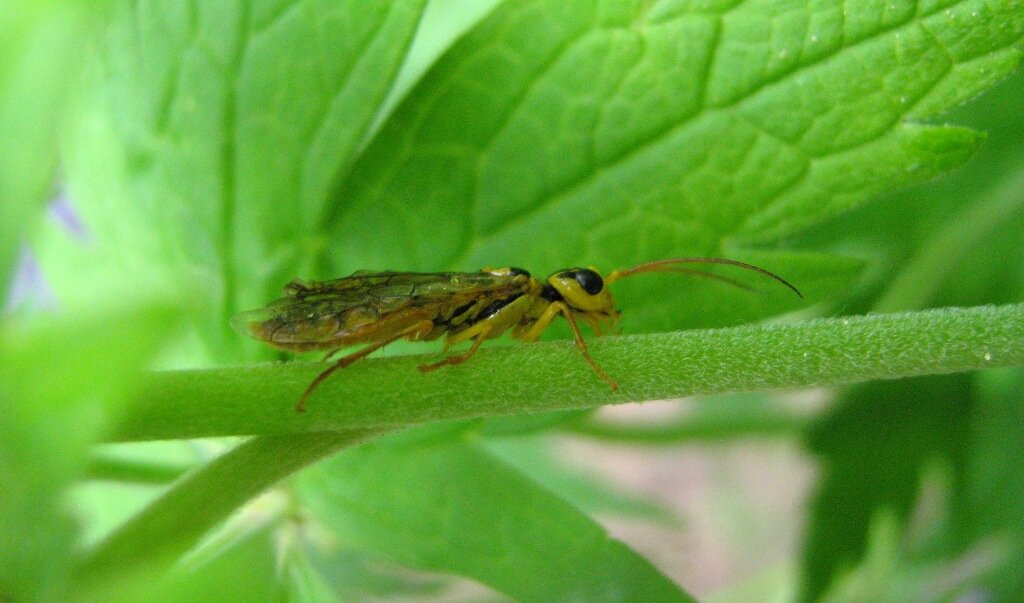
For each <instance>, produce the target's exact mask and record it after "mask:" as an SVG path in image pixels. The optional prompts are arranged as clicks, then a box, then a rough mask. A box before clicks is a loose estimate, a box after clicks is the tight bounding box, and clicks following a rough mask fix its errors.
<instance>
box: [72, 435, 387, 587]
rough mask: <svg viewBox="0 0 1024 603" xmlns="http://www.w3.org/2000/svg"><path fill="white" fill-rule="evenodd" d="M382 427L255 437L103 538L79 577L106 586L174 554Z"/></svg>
mask: <svg viewBox="0 0 1024 603" xmlns="http://www.w3.org/2000/svg"><path fill="white" fill-rule="evenodd" d="M376 433H377V432H375V431H372V430H362V431H347V432H342V431H337V432H327V433H307V434H296V435H288V436H281V435H276V436H260V437H256V438H253V439H251V440H249V441H248V442H245V443H243V444H241V445H239V446H238V447H236V448H235V449H233V450H231V451H230V452H228V453H225V454H224V455H222V456H220V457H218V458H217V459H214V460H213V461H211V462H210V463H208V464H207V465H206V466H204V467H202V468H200V469H198V470H196V471H195V472H193V473H190V474H188V475H186V476H184V477H183V478H182V479H181V481H179V482H178V483H177V484H175V485H174V486H173V487H172V488H171V489H170V490H169V491H168V492H167V494H165V495H164V496H162V497H160V498H159V499H157V500H156V501H155V502H154V503H153V504H151V505H149V506H148V507H146V508H145V509H144V510H143V511H141V512H140V513H139V514H138V515H135V516H134V517H132V518H131V519H130V520H128V522H127V523H125V524H124V525H123V526H121V527H120V528H119V529H117V530H116V531H115V532H114V533H112V534H111V535H110V536H108V537H107V538H106V539H105V540H103V541H102V542H100V543H99V544H98V545H97V546H96V547H95V548H94V549H93V550H92V551H90V552H89V553H88V554H87V555H85V556H84V557H83V558H82V559H81V561H80V563H79V564H78V566H77V567H76V578H77V580H76V582H77V583H78V584H79V585H80V586H81V587H82V588H83V589H85V590H90V589H94V588H97V587H100V588H102V586H103V584H104V583H105V582H106V581H108V580H111V579H113V578H114V577H115V576H116V575H117V574H123V573H124V572H125V571H126V570H129V569H131V568H139V567H146V566H147V565H149V564H150V563H160V562H161V561H164V562H166V561H168V560H172V559H174V558H175V557H177V556H178V555H180V554H181V553H184V552H185V551H187V550H188V549H190V548H191V547H193V546H194V545H195V544H196V543H197V542H198V541H199V539H200V538H201V537H202V536H203V534H205V533H206V532H207V531H208V530H209V529H210V528H212V527H213V526H215V525H217V524H218V523H219V522H221V521H222V520H224V519H225V518H226V517H227V516H228V515H229V514H230V513H231V512H232V511H234V510H235V509H237V508H238V507H240V506H241V505H242V504H244V503H245V502H246V501H247V500H249V499H251V498H253V497H254V496H256V495H258V494H259V493H261V492H263V491H264V490H266V489H267V488H269V487H270V486H272V485H274V484H275V483H276V482H278V481H279V480H281V479H282V478H284V477H286V476H288V475H290V474H292V473H294V472H295V471H298V470H299V469H301V468H302V467H305V466H306V465H308V464H310V463H312V462H314V461H317V460H319V459H321V458H323V457H325V456H328V455H329V454H331V453H333V452H336V451H337V450H340V449H342V448H344V447H346V446H351V445H354V444H357V443H359V442H361V441H363V440H364V439H366V438H368V437H371V436H373V435H376ZM123 577H124V576H123V575H122V576H120V578H123Z"/></svg>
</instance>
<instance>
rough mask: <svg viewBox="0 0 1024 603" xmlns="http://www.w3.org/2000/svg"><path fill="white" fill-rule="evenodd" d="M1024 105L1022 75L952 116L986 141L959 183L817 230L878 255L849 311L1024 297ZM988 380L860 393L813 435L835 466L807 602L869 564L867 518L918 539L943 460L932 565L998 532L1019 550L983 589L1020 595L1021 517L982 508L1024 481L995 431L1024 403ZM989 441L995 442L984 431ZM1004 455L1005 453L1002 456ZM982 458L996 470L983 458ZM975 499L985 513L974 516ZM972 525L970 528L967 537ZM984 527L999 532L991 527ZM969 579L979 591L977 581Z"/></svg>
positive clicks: (817, 239) (811, 543)
mask: <svg viewBox="0 0 1024 603" xmlns="http://www.w3.org/2000/svg"><path fill="white" fill-rule="evenodd" d="M1022 97H1024V73H1021V72H1020V71H1018V72H1017V73H1016V74H1015V75H1014V76H1013V77H1011V78H1010V79H1008V80H1006V81H1004V82H1001V83H1000V84H999V85H998V86H997V87H996V88H995V89H994V90H993V92H991V93H990V94H988V95H986V96H985V97H984V98H982V99H980V100H979V101H977V102H975V103H972V104H970V105H968V106H965V107H962V108H957V109H955V110H953V111H951V112H950V113H948V114H946V115H945V116H944V118H946V119H949V120H951V121H955V122H960V123H966V124H969V125H971V126H973V127H975V128H978V129H983V130H984V131H986V132H987V134H988V136H987V139H986V142H985V144H984V145H983V146H982V148H981V151H980V152H979V156H978V157H977V158H976V159H975V160H974V161H972V162H970V163H968V164H967V165H966V166H965V167H963V168H962V169H960V170H958V171H957V172H956V173H954V174H953V175H951V176H950V177H949V178H945V179H942V180H939V181H936V182H934V183H928V184H925V185H921V186H918V187H914V188H911V189H908V190H906V191H902V192H900V193H897V194H893V195H889V196H887V197H884V198H882V199H879V200H877V201H875V202H873V203H872V204H870V205H868V206H866V207H864V208H863V209H861V210H858V211H855V212H851V213H849V214H846V215H844V216H841V217H839V218H838V219H836V220H834V221H832V222H829V223H826V224H824V225H822V226H821V227H819V228H817V229H814V230H812V231H810V232H809V233H808V239H807V240H809V241H813V243H811V244H817V245H819V246H821V247H822V248H823V249H827V250H831V251H837V250H843V251H846V252H848V253H849V252H851V251H852V250H854V249H859V250H862V251H863V252H864V253H869V254H871V255H873V256H875V257H876V262H875V270H874V274H873V279H872V282H871V285H870V286H869V287H868V288H867V289H865V291H864V292H863V294H862V295H860V296H859V297H856V298H852V299H850V300H849V301H848V302H847V305H846V306H845V307H844V311H858V310H864V309H868V308H869V307H872V306H873V307H874V308H875V309H876V310H878V311H895V310H903V309H914V308H919V307H942V306H954V305H962V306H969V305H978V304H986V303H1013V302H1019V301H1020V300H1021V299H1022V298H1024V263H1022V262H1021V261H1020V258H1019V254H1018V253H1016V251H1014V250H1019V249H1020V248H1021V247H1022V246H1024V158H1022V155H1021V153H1020V149H1021V145H1022V144H1024V104H1022V103H1021V102H1020V99H1021V98H1022ZM978 353H979V354H982V355H984V354H985V353H986V351H985V350H979V351H978ZM1012 375H1016V378H1017V379H1019V378H1020V375H1019V374H1017V373H1013V374H1008V375H1006V376H1005V377H1004V378H1003V379H1002V382H1003V383H1004V387H1007V388H1008V392H1007V393H1009V392H1011V391H1014V387H1017V388H1019V387H1020V385H1019V384H1017V385H1013V383H1014V378H1015V377H1013V376H1012ZM979 379H982V382H985V381H987V380H988V377H986V376H977V375H958V376H948V377H925V378H920V379H914V380H910V381H907V382H888V383H886V382H882V383H875V384H868V385H866V386H861V387H857V388H854V389H853V390H852V391H850V392H848V393H847V394H846V395H845V396H844V397H843V398H842V399H841V400H840V404H839V406H838V407H837V408H836V409H835V411H834V414H833V415H832V416H829V417H826V418H825V419H824V420H823V421H822V423H821V424H820V425H818V426H817V427H816V428H815V430H814V432H813V435H812V436H811V438H812V442H817V443H816V444H815V443H812V444H811V448H812V449H813V450H815V451H817V452H819V453H823V455H824V462H825V466H826V467H827V469H826V474H825V478H824V481H823V482H822V484H820V486H819V491H818V492H817V494H816V498H815V502H814V505H813V506H814V509H815V512H814V515H813V517H812V520H811V521H812V523H811V529H810V531H809V533H808V535H807V548H806V549H805V551H804V564H805V566H804V567H805V572H806V575H805V583H804V592H803V599H804V600H806V601H812V600H816V597H817V596H818V595H820V594H821V593H822V592H823V589H824V588H825V586H826V585H827V584H829V583H830V582H831V581H832V580H833V578H834V577H835V575H836V574H837V573H839V571H840V570H841V569H842V567H844V562H845V564H847V565H848V564H851V563H854V562H856V560H858V559H860V558H861V556H862V554H863V553H864V551H865V549H864V547H865V546H866V542H867V538H868V536H869V525H870V522H871V521H872V520H873V518H876V517H877V516H878V515H879V514H880V513H889V514H890V515H889V517H890V519H891V520H892V521H894V522H895V524H896V526H898V528H899V529H902V530H904V531H906V530H909V529H910V525H909V524H910V517H909V514H910V511H911V510H912V508H913V507H915V506H916V505H918V504H919V497H920V496H921V493H922V490H921V485H922V483H926V482H927V477H926V475H927V471H928V470H929V467H931V463H932V462H933V461H936V460H937V459H942V463H943V464H944V465H945V466H946V467H947V469H948V470H949V471H950V472H951V473H950V474H951V475H953V476H954V477H955V479H954V481H953V482H952V483H951V484H947V485H946V487H944V488H941V491H942V497H944V498H945V499H946V500H945V505H946V506H948V507H950V508H952V509H953V513H954V515H953V517H947V518H946V521H952V522H953V523H952V524H950V525H949V526H947V528H946V529H947V532H958V536H957V537H956V538H955V539H954V537H953V535H952V534H951V533H946V534H945V538H946V542H945V544H944V545H943V546H932V547H931V548H930V550H929V551H927V552H926V553H924V554H922V556H923V557H924V558H925V559H929V558H934V557H935V556H936V555H939V556H940V557H941V556H942V555H945V556H946V560H945V562H948V561H949V559H951V558H953V557H955V556H958V555H960V554H965V551H970V550H971V549H972V548H973V547H977V546H979V544H984V542H985V539H986V538H989V537H996V534H997V533H998V534H999V537H1002V538H1006V539H1008V541H1009V542H1010V543H1011V544H1010V545H1009V547H1008V549H1009V551H1011V552H1010V553H1009V556H1008V557H1007V558H1004V559H1002V562H1001V563H1000V564H999V566H998V567H1000V568H1001V569H1000V570H998V571H996V572H995V575H994V576H992V577H990V578H989V579H987V580H982V581H981V584H983V585H987V587H986V588H992V589H994V591H989V590H986V592H988V593H989V595H991V594H992V593H993V592H994V593H996V597H997V599H998V598H999V597H1003V596H1008V595H1009V594H1010V593H1017V592H1020V589H1021V588H1022V584H1021V583H1020V581H1019V580H1018V579H1017V578H1016V576H1018V575H1019V571H1018V568H1019V567H1020V558H1019V555H1020V553H1019V551H1020V550H1022V547H1024V529H1022V527H1021V526H1020V524H1019V523H1015V522H1014V521H1013V520H1012V519H1011V516H1012V515H1013V514H1012V513H1011V514H1010V515H1005V514H1004V513H1003V512H1002V511H995V508H992V509H989V508H987V507H986V505H983V504H978V501H979V500H980V499H978V498H977V493H976V492H974V491H973V487H974V485H975V484H977V483H978V482H979V480H980V481H984V482H989V483H992V482H994V481H998V482H999V483H1000V484H1001V487H1002V488H1005V489H1006V491H1007V492H1014V491H1015V490H1019V487H1020V476H1019V475H1017V474H1016V473H1017V472H1016V471H1015V469H1014V467H1015V464H1014V463H1013V462H1008V461H1009V457H1008V456H1006V455H1009V454H1012V453H1013V451H1014V450H1015V449H1016V445H1015V444H1012V443H1011V442H1012V441H1013V438H1012V435H1011V434H1009V433H1005V432H1002V429H1003V428H999V429H1000V431H997V432H996V433H994V434H991V435H989V434H988V433H987V432H988V430H991V429H993V427H992V423H991V421H990V420H989V419H987V417H989V416H991V415H990V413H993V412H995V413H999V414H1000V416H1001V417H1002V418H1003V420H1005V422H1006V425H1015V424H1020V423H1021V422H1024V410H1022V409H1021V408H1020V404H1019V402H1020V399H1019V398H1018V399H1017V400H1016V403H1015V404H1007V403H1005V402H997V401H996V400H999V399H1005V398H1000V397H999V396H996V397H995V398H993V396H992V393H991V392H989V393H985V394H980V393H979V385H978V380H979ZM997 409H998V410H997ZM979 417H981V418H979ZM979 421H983V424H982V425H981V426H979ZM979 432H981V433H984V434H985V435H983V436H982V437H977V436H975V435H974V434H975V433H979ZM915 442H916V443H917V445H915ZM825 445H827V448H826V449H823V448H822V446H825ZM979 448H980V449H981V450H983V451H987V452H981V451H980V450H978V449H979ZM997 448H998V449H1000V450H1001V452H1000V453H998V454H993V452H992V451H993V450H994V449H997ZM979 455H980V457H981V458H984V459H986V460H985V461H980V460H978V458H979ZM1000 455H1001V456H1002V458H1001V459H1000V458H997V457H999V456H1000ZM982 476H985V477H982ZM997 476H998V477H997ZM965 499H966V500H973V501H974V503H973V504H970V503H968V504H967V505H966V506H964V504H965V503H964V501H965ZM999 500H1000V497H996V496H994V497H993V498H991V499H990V502H991V503H992V504H993V505H994V507H1000V506H1001V503H999ZM1002 508H1004V509H1005V506H1003V507H1002ZM993 515H996V516H1000V515H1001V516H1002V519H995V518H992V516H993ZM985 518H991V519H985ZM989 521H991V522H992V523H991V524H989V523H988V522H989ZM965 523H966V524H968V525H970V526H972V527H970V528H966V529H964V528H963V524H965ZM957 524H960V526H961V527H960V528H959V529H958V528H957ZM979 525H988V530H987V531H986V530H982V529H979V527H978V526H979ZM996 525H998V526H999V529H998V530H997V529H996ZM967 534H969V536H967ZM967 578H970V579H971V580H974V581H978V576H975V575H970V576H966V577H965V579H967ZM989 595H986V596H989Z"/></svg>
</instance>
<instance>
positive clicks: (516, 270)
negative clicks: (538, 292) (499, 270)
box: [508, 267, 530, 276]
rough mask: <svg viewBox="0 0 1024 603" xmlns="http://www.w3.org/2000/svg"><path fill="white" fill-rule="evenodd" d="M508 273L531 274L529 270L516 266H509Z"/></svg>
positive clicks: (513, 274)
mask: <svg viewBox="0 0 1024 603" xmlns="http://www.w3.org/2000/svg"><path fill="white" fill-rule="evenodd" d="M508 273H509V275H510V276H530V273H529V272H527V271H526V270H523V269H522V268H515V267H512V268H509V269H508Z"/></svg>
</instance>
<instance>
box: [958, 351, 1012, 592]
mask: <svg viewBox="0 0 1024 603" xmlns="http://www.w3.org/2000/svg"><path fill="white" fill-rule="evenodd" d="M978 389H979V393H978V397H977V403H976V405H975V408H974V409H973V412H972V414H971V417H970V424H969V427H968V429H969V440H968V442H969V443H968V445H967V447H968V453H967V464H966V470H965V474H966V476H965V480H964V483H963V484H962V488H963V490H962V492H961V494H962V496H961V498H960V500H959V501H958V502H959V503H960V505H958V506H957V507H954V510H955V511H957V513H956V515H955V517H954V518H953V519H954V522H955V526H956V528H957V531H958V536H959V538H960V544H961V546H962V547H964V548H969V547H971V546H973V545H974V543H976V542H982V543H984V542H987V541H991V540H996V541H997V542H1000V543H1002V544H1003V545H1004V546H1005V547H1006V549H1007V551H1006V555H1005V558H1004V559H1003V560H1002V563H1001V564H1000V566H999V567H998V568H997V571H995V572H993V573H992V575H990V576H988V577H987V579H986V580H985V581H984V584H985V585H986V586H987V587H988V588H989V589H990V592H992V594H993V596H994V597H996V598H997V599H1001V598H1007V599H1011V598H1013V597H1014V596H1016V595H1017V594H1018V593H1020V592H1022V589H1024V576H1022V575H1021V572H1020V568H1021V564H1022V563H1024V511H1022V508H1021V504H1020V501H1021V499H1022V497H1024V452H1022V449H1021V445H1020V444H1021V442H1022V441H1024V417H1022V411H1021V400H1022V399H1024V372H1022V371H1020V370H1019V369H1018V370H1012V371H1011V370H1008V371H991V372H989V373H985V374H982V375H979V377H978Z"/></svg>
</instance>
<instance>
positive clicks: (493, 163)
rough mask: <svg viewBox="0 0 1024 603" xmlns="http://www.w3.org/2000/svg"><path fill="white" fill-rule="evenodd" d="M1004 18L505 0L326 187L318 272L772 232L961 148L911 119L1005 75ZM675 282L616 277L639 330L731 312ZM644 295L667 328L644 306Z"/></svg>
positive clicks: (963, 8) (798, 6)
mask: <svg viewBox="0 0 1024 603" xmlns="http://www.w3.org/2000/svg"><path fill="white" fill-rule="evenodd" d="M1022 23H1024V15H1022V14H1021V11H1020V10H1019V9H1016V8H1013V7H1010V6H1009V5H1006V4H1004V3H985V2H955V1H951V2H946V3H944V4H936V3H930V4H928V5H926V6H921V7H918V5H917V3H915V2H911V1H909V0H907V1H903V2H888V3H886V6H885V10H881V9H880V5H877V4H875V3H857V4H851V5H842V6H840V5H837V4H834V3H825V2H822V3H807V2H804V1H792V2H786V1H781V2H779V1H771V2H768V1H764V2H752V3H750V2H747V3H741V4H739V5H735V3H731V2H720V3H711V4H709V5H701V6H699V7H698V6H696V5H693V4H691V3H686V2H666V3H660V4H658V5H656V6H653V7H652V6H650V5H649V4H648V3H644V2H618V1H616V2H578V3H570V4H566V3H562V2H556V1H554V0H551V1H534V2H511V3H506V4H504V5H502V6H501V7H499V8H498V9H497V10H496V11H495V12H494V13H492V14H491V15H489V16H488V18H487V19H485V20H484V21H483V22H482V23H481V24H480V25H479V26H478V27H477V28H475V29H474V30H473V31H471V32H470V33H469V34H467V35H466V36H465V37H464V38H463V39H461V40H460V41H459V42H458V43H457V44H456V45H455V46H454V47H453V48H452V50H451V51H449V52H448V53H447V54H446V55H445V56H444V57H442V58H441V60H440V61H439V62H438V64H437V65H436V66H435V67H434V69H433V70H432V71H431V72H430V73H428V74H427V75H426V76H425V77H424V79H423V81H422V83H421V85H420V86H418V87H417V88H416V89H415V90H414V91H413V92H412V93H411V94H410V95H409V97H408V98H407V100H406V102H405V103H404V104H403V105H402V106H401V107H400V108H399V109H398V110H397V111H396V112H395V114H394V115H393V116H392V118H391V119H390V120H389V122H388V123H387V124H385V126H384V127H383V128H382V130H381V132H380V133H379V134H378V135H377V136H376V138H375V139H374V141H373V143H372V144H371V145H370V146H369V147H368V148H367V150H366V152H365V153H364V154H363V156H362V157H361V159H360V160H359V162H358V163H357V164H356V166H355V167H354V168H353V172H352V174H351V175H350V177H349V178H348V179H346V180H344V181H341V182H340V183H339V187H338V190H337V193H336V194H335V197H334V198H335V200H336V204H335V206H334V207H335V211H334V212H333V213H332V214H330V216H329V217H330V222H329V224H328V226H329V227H330V228H332V229H333V231H332V235H331V241H332V245H330V247H329V248H327V249H326V250H325V252H326V253H327V254H329V256H330V257H331V258H332V263H331V266H332V270H331V272H332V273H333V274H344V273H346V272H347V271H348V270H351V269H354V268H384V267H391V266H402V267H407V268H412V269H436V268H439V267H445V266H448V267H454V268H462V269H466V268H475V267H478V266H481V265H495V264H499V265H500V264H512V265H522V266H525V267H527V268H530V269H537V270H540V271H543V270H550V269H554V268H557V267H560V266H564V265H567V264H573V263H578V262H581V261H584V262H587V263H593V264H595V265H601V266H603V267H605V268H611V267H618V266H624V265H629V264H633V263H636V262H638V261H642V260H650V259H655V258H661V257H671V256H677V255H698V254H699V255H707V254H721V253H722V251H723V249H725V248H727V247H730V248H731V247H733V246H736V245H745V244H749V243H754V242H756V243H766V242H769V241H773V240H776V239H778V238H779V237H782V236H783V235H786V234H788V233H792V232H793V231H794V230H796V229H799V228H802V227H804V226H807V225H809V224H812V223H814V222H815V221H818V220H821V219H823V218H825V217H828V216H830V215H833V214H835V213H836V212H839V211H842V210H845V209H849V208H850V207H853V206H856V205H857V204H859V203H862V202H864V201H865V200H867V199H868V198H869V197H870V196H871V195H872V194H875V193H877V192H880V191H882V190H887V189H892V188H894V187H897V186H901V185H904V184H907V183H911V182H917V181H920V180H924V179H927V178H931V177H933V176H934V175H936V174H938V173H941V172H942V171H944V170H947V169H948V168H950V167H952V166H954V165H957V164H959V163H961V162H963V161H964V160H965V159H966V158H967V157H969V156H970V155H971V154H972V153H973V151H974V149H975V147H976V146H977V144H978V142H979V140H980V138H979V135H978V134H976V133H974V132H970V131H967V130H964V129H961V128H955V127H949V126H933V125H927V124H924V123H921V122H922V120H923V119H926V118H929V117H933V116H934V115H936V113H937V112H938V111H940V110H944V109H946V108H949V107H950V106H952V105H954V104H955V103H958V102H962V101H963V100H965V99H966V98H969V96H971V95H973V94H975V93H976V92H977V91H978V90H980V89H982V88H984V87H986V86H987V85H990V84H991V83H992V82H994V81H996V80H997V79H998V78H1000V77H1002V76H1004V75H1005V74H1006V73H1008V72H1009V71H1010V70H1011V69H1012V68H1013V66H1014V65H1015V62H1016V61H1017V60H1018V53H1017V51H1016V50H1014V49H1012V48H1011V46H1012V45H1013V44H1015V43H1017V42H1018V41H1019V39H1020V36H1021V31H1022V29H1024V25H1022ZM410 233H415V236H410ZM382 243H383V244H382ZM770 267H771V268H772V269H775V270H782V269H781V268H780V267H778V266H775V265H770ZM835 272H836V270H835V266H834V265H833V264H831V263H829V262H821V263H820V264H819V265H818V266H816V269H815V270H814V271H813V272H812V273H811V274H808V275H807V276H806V277H804V278H802V279H801V281H800V282H801V285H802V286H807V287H808V288H814V287H815V286H816V279H828V278H832V277H834V275H835ZM675 283H676V281H674V282H673V285H674V288H673V289H669V288H668V287H667V286H665V287H664V288H653V289H652V288H646V286H645V289H643V292H644V293H641V290H640V289H639V288H631V287H630V286H629V284H628V283H626V284H624V285H623V289H624V293H623V296H622V300H623V301H624V304H623V305H624V307H626V308H629V309H630V311H631V312H634V313H635V314H636V315H637V316H641V317H642V318H641V319H640V320H639V322H640V324H643V325H646V326H648V327H649V328H651V329H658V328H664V327H666V326H668V325H674V326H676V327H679V326H684V325H687V321H688V320H690V318H689V317H691V316H694V315H700V316H707V314H706V313H705V314H701V312H700V311H701V310H705V309H709V308H710V309H711V317H708V318H706V319H705V320H707V321H708V322H707V323H704V324H709V323H713V324H725V323H726V322H727V321H721V322H717V323H716V322H715V320H716V317H717V314H718V313H719V312H722V309H725V308H729V307H730V305H731V303H732V298H733V297H735V295H734V293H733V292H731V291H728V292H727V291H726V290H725V289H723V288H720V287H705V286H703V284H702V286H701V287H699V288H697V289H696V290H694V289H693V288H689V287H685V286H682V287H681V286H678V285H675ZM662 300H664V303H667V304H671V305H672V307H673V316H672V318H671V322H668V321H666V320H665V318H664V317H661V318H653V317H652V316H650V315H654V314H657V312H656V311H654V310H652V309H651V306H652V305H654V304H658V303H660V302H662ZM764 313H767V311H766V310H765V309H762V314H761V315H762V316H763V315H764ZM747 318H748V319H749V316H748V317H747Z"/></svg>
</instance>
